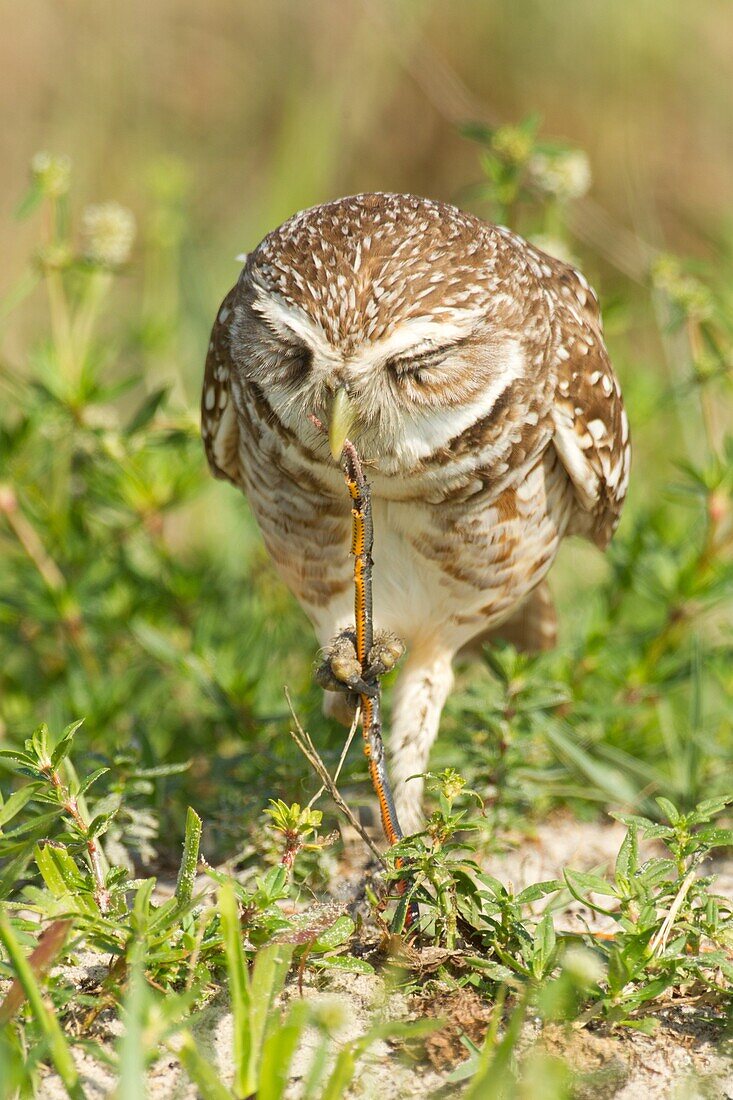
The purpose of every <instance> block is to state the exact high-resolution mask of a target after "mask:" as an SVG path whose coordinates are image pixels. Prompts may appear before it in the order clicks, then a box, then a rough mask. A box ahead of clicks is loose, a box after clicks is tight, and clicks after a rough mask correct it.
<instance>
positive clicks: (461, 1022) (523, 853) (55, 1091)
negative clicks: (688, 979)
mask: <svg viewBox="0 0 733 1100" xmlns="http://www.w3.org/2000/svg"><path fill="white" fill-rule="evenodd" d="M623 835H624V829H623V828H622V826H620V825H617V824H615V823H611V824H608V825H602V824H587V823H578V822H577V821H574V820H572V819H570V818H565V817H561V816H559V817H557V818H554V819H551V820H550V821H548V822H546V823H544V824H543V825H541V826H539V827H538V828H537V831H536V833H535V834H534V835H533V836H532V837H531V838H530V839H528V838H527V837H524V838H522V840H521V842H520V843H518V844H517V846H516V847H515V848H512V849H510V850H508V851H506V852H505V853H503V854H501V855H498V856H495V857H492V858H490V859H489V860H487V862H486V870H487V871H489V872H490V873H492V874H495V875H496V876H497V877H498V878H500V879H501V880H502V881H504V882H511V883H512V884H513V885H514V887H515V888H516V889H520V888H522V887H523V886H525V885H528V884H529V883H532V882H539V881H542V880H543V879H549V878H554V877H556V876H557V874H558V872H559V870H560V868H561V867H567V866H570V867H573V868H575V869H577V870H591V869H593V870H596V869H598V870H603V869H605V868H607V867H608V866H609V865H610V864H612V862H613V859H614V858H615V856H616V853H617V851H618V847H619V844H620V841H621V839H622V837H623ZM714 869H715V870H716V871H717V872H718V873H719V876H720V877H719V879H718V883H717V888H718V892H719V893H721V894H725V895H726V896H731V897H733V860H728V861H721V862H720V863H719V864H718V865H717V866H715V867H714ZM586 923H587V924H588V925H589V926H590V927H592V928H602V925H601V924H599V922H598V921H597V920H596V919H595V918H594V915H593V914H592V913H590V912H589V911H587V910H585V911H584V908H583V907H582V906H581V905H579V904H576V903H573V904H572V905H569V906H568V907H567V908H566V909H564V910H563V911H562V912H559V913H558V914H557V915H556V926H557V927H558V928H564V929H578V930H579V929H580V928H582V927H583V926H584V925H585V924H586ZM86 972H87V970H86V967H85V966H84V960H80V966H79V968H78V974H77V973H74V977H75V978H77V977H78V979H79V980H81V978H82V977H83V976H85V974H86ZM287 995H288V997H291V996H297V995H298V990H297V987H296V985H295V983H294V982H293V984H292V985H291V986H290V987H289V988H288V993H287ZM304 995H305V996H306V997H308V998H311V999H313V1000H320V1001H322V1002H323V1003H324V1004H327V1005H329V1007H330V1008H331V1010H332V1011H333V1010H335V1011H336V1015H337V1016H340V1017H341V1022H340V1027H339V1028H338V1030H337V1032H335V1038H336V1043H337V1046H338V1044H340V1043H343V1042H345V1041H348V1040H349V1039H351V1038H354V1037H356V1036H358V1035H360V1034H363V1032H364V1031H366V1030H367V1028H368V1026H369V1024H370V1022H372V1021H373V1020H374V1018H375V1016H377V1017H381V1018H400V1019H404V1018H414V1017H415V1016H419V1015H422V1014H424V1013H426V1012H427V1013H428V1014H431V1015H435V1014H439V1015H441V1016H444V1017H448V1018H449V1019H451V1018H453V1019H454V1022H453V1024H452V1025H451V1024H449V1025H448V1028H447V1029H446V1031H445V1032H441V1033H440V1034H439V1035H438V1037H437V1039H436V1040H435V1042H431V1043H429V1053H430V1059H431V1060H423V1061H421V1062H416V1061H415V1058H414V1056H413V1057H412V1058H410V1057H408V1056H407V1055H406V1053H405V1051H404V1050H402V1051H400V1050H397V1049H396V1048H395V1047H393V1046H392V1045H390V1044H389V1043H387V1042H379V1043H377V1044H376V1045H375V1046H374V1047H373V1048H372V1049H371V1051H370V1054H369V1055H368V1057H367V1058H366V1060H365V1062H364V1063H363V1069H361V1070H360V1071H358V1072H357V1076H356V1085H355V1087H354V1089H353V1091H352V1093H351V1095H353V1096H355V1097H356V1096H359V1097H361V1096H364V1097H379V1098H380V1100H392V1098H394V1100H398V1098H403V1097H407V1098H410V1097H426V1096H430V1095H431V1094H433V1093H434V1092H435V1091H436V1090H437V1089H441V1086H443V1087H442V1089H441V1092H440V1095H441V1096H442V1097H445V1096H453V1095H455V1096H460V1092H461V1089H460V1086H457V1085H456V1086H448V1087H447V1088H446V1087H445V1078H446V1076H447V1073H448V1072H449V1071H450V1069H451V1068H452V1067H453V1066H454V1065H455V1064H456V1058H458V1059H459V1060H460V1056H461V1055H460V1052H461V1047H460V1044H459V1040H458V1035H459V1030H460V1028H461V1027H463V1028H465V1029H466V1030H467V1031H468V1033H469V1035H472V1037H474V1038H475V1039H476V1041H480V1038H481V1035H482V1034H483V1032H484V1031H485V1028H486V1022H487V1019H488V1009H487V1006H485V1005H483V1004H482V1003H481V1002H479V1001H478V999H477V998H475V999H473V1000H472V999H471V997H472V995H469V998H468V999H466V995H465V994H464V993H463V992H461V994H460V995H459V996H458V998H457V999H456V998H455V997H453V1000H452V999H451V995H445V996H443V999H442V1001H441V999H440V997H439V998H438V999H437V1003H435V1004H434V1005H433V1007H432V1008H431V1007H430V1005H429V1004H428V1005H426V1003H424V1002H420V1001H419V1000H418V999H416V998H408V997H405V996H403V995H401V994H395V993H389V994H387V993H386V992H385V987H384V983H383V982H382V980H381V978H379V977H377V976H356V975H351V974H331V975H328V976H326V975H322V976H319V977H315V976H313V977H306V981H305V985H304ZM433 1000H435V998H433ZM339 1006H340V1011H339ZM456 1021H457V1022H456ZM193 1030H194V1032H195V1034H196V1037H197V1040H198V1042H199V1043H200V1045H201V1048H202V1050H203V1052H204V1053H206V1054H207V1055H208V1056H209V1057H210V1058H212V1059H213V1060H215V1062H216V1063H217V1065H218V1066H219V1068H220V1071H221V1074H222V1077H223V1079H224V1080H225V1081H227V1080H231V1074H232V1017H231V1015H230V1013H229V1011H228V1007H227V1003H226V999H225V997H224V995H223V994H221V995H220V996H218V997H217V998H216V999H215V1000H214V1001H213V1002H212V1003H211V1004H210V1005H209V1006H208V1007H207V1008H206V1009H205V1010H204V1011H203V1012H202V1013H201V1014H200V1016H199V1017H198V1018H197V1019H196V1020H195V1021H194V1022H193ZM536 1034H537V1027H536V1023H534V1022H532V1021H530V1022H529V1023H528V1025H527V1029H526V1041H527V1042H528V1043H529V1042H531V1041H532V1040H533V1039H534V1037H535V1036H536ZM110 1039H112V1036H110ZM314 1042H315V1035H308V1034H306V1039H305V1042H304V1043H303V1044H302V1046H301V1048H300V1049H299V1051H298V1053H297V1055H296V1060H295V1063H294V1081H293V1085H292V1087H291V1090H290V1092H289V1095H290V1096H292V1097H293V1100H297V1098H298V1096H299V1086H298V1081H299V1079H300V1078H302V1075H303V1074H304V1073H305V1071H306V1070H307V1066H308V1062H309V1057H310V1055H311V1052H312V1046H313V1043H314ZM544 1043H545V1046H546V1048H547V1049H548V1050H549V1051H550V1052H551V1053H554V1054H559V1055H562V1056H563V1057H565V1058H567V1059H568V1060H569V1061H570V1063H571V1064H572V1065H573V1067H574V1068H576V1069H577V1070H579V1071H580V1072H581V1073H582V1074H583V1075H585V1081H586V1083H585V1084H582V1085H581V1086H580V1087H579V1090H578V1092H577V1095H578V1097H588V1098H590V1097H593V1098H594V1100H605V1098H611V1097H613V1098H614V1100H662V1098H664V1100H667V1098H675V1100H677V1098H679V1100H682V1098H685V1100H688V1098H690V1100H691V1098H697V1097H701V1098H702V1097H705V1098H716V1100H717V1098H720V1100H724V1098H733V1051H732V1050H731V1044H730V1042H729V1044H728V1047H727V1049H726V1048H725V1044H722V1043H721V1040H720V1037H719V1035H718V1034H716V1031H715V1029H714V1027H713V1026H712V1025H711V1024H710V1023H707V1022H705V1020H702V1019H701V1018H700V1014H699V1012H698V1011H697V1010H695V1009H693V1008H692V1007H690V1006H684V1005H682V1006H677V1007H675V1008H674V1009H673V1010H672V1009H670V1010H669V1011H667V1012H664V1013H663V1014H662V1016H661V1017H660V1026H659V1028H658V1029H657V1031H656V1033H655V1034H654V1035H653V1036H652V1037H649V1036H646V1035H643V1034H641V1033H639V1032H636V1031H631V1030H629V1029H618V1030H616V1031H614V1032H613V1033H604V1032H602V1031H591V1030H589V1029H583V1030H573V1029H571V1030H570V1031H566V1030H563V1029H561V1028H559V1027H558V1028H549V1029H545V1032H544ZM77 1060H78V1064H79V1069H80V1071H81V1074H82V1076H83V1081H84V1088H85V1091H86V1092H87V1094H88V1096H89V1097H90V1100H92V1098H93V1100H99V1098H102V1097H107V1096H110V1095H111V1093H112V1090H113V1085H114V1082H113V1079H112V1077H111V1075H110V1074H109V1072H108V1070H106V1069H105V1068H103V1067H102V1066H100V1064H99V1063H98V1062H97V1061H96V1060H94V1059H93V1058H91V1056H90V1055H88V1054H87V1053H86V1052H84V1051H81V1050H80V1051H77ZM40 1095H41V1096H42V1097H44V1098H45V1100H56V1098H60V1097H62V1096H64V1095H65V1093H64V1090H63V1088H62V1086H61V1083H60V1082H59V1081H58V1079H57V1078H56V1077H55V1076H53V1075H49V1076H48V1077H47V1078H46V1079H45V1080H44V1082H43V1086H42V1089H41V1092H40ZM149 1096H150V1097H151V1098H152V1100H169V1098H174V1097H175V1098H186V1100H188V1098H195V1097H196V1096H198V1093H197V1091H196V1090H195V1088H193V1087H192V1086H191V1085H190V1084H189V1083H188V1081H187V1079H186V1077H185V1075H184V1074H183V1073H182V1072H181V1071H180V1070H179V1069H178V1067H177V1065H176V1062H175V1061H174V1060H173V1059H172V1058H166V1059H162V1060H161V1061H160V1062H159V1063H158V1064H157V1065H156V1066H154V1067H153V1069H152V1070H151V1072H150V1077H149Z"/></svg>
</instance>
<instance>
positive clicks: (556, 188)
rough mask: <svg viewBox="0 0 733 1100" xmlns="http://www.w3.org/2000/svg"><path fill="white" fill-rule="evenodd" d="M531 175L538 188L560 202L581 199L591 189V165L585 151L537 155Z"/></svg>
mask: <svg viewBox="0 0 733 1100" xmlns="http://www.w3.org/2000/svg"><path fill="white" fill-rule="evenodd" d="M529 171H530V174H531V176H532V178H533V180H534V182H535V183H536V184H537V186H538V187H540V188H542V190H543V191H546V192H547V193H548V194H549V195H555V196H556V198H558V199H579V198H581V197H582V196H583V195H585V194H586V193H587V191H588V190H589V189H590V185H591V171H590V161H589V160H588V157H587V156H586V155H585V153H584V152H583V150H582V149H564V150H559V151H558V152H552V153H549V152H539V153H534V154H533V156H532V157H531V158H530V161H529Z"/></svg>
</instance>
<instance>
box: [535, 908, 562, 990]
mask: <svg viewBox="0 0 733 1100" xmlns="http://www.w3.org/2000/svg"><path fill="white" fill-rule="evenodd" d="M555 942H556V936H555V926H554V924H553V921H552V914H551V913H545V915H544V916H543V918H542V920H541V921H540V923H539V925H538V927H537V932H536V935H535V944H534V951H533V953H532V970H533V973H534V976H535V978H537V979H540V978H544V977H545V975H546V974H547V972H548V968H549V967H550V966H551V964H552V957H553V955H554V952H555Z"/></svg>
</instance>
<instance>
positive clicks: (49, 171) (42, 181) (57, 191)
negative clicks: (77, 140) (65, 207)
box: [31, 153, 71, 198]
mask: <svg viewBox="0 0 733 1100" xmlns="http://www.w3.org/2000/svg"><path fill="white" fill-rule="evenodd" d="M31 176H32V177H33V182H34V183H35V184H36V186H37V187H39V188H40V189H41V191H42V192H43V193H44V195H49V196H50V197H52V198H59V196H61V195H65V194H66V192H67V191H68V190H69V184H70V182H71V159H70V157H67V156H57V155H56V154H54V153H36V155H35V156H34V157H33V159H32V160H31Z"/></svg>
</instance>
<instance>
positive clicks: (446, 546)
mask: <svg viewBox="0 0 733 1100" xmlns="http://www.w3.org/2000/svg"><path fill="white" fill-rule="evenodd" d="M601 333H602V327H601V318H600V314H599V309H598V302H597V299H596V296H595V294H594V293H593V291H592V290H591V288H590V287H589V285H588V283H587V281H586V280H585V278H584V277H583V275H581V274H580V272H578V271H575V270H574V269H573V268H572V267H569V266H567V265H566V264H564V263H561V262H560V261H559V260H556V259H554V258H552V257H550V256H548V255H545V254H544V253H542V252H540V251H538V250H537V249H536V248H534V247H532V246H531V245H530V244H528V243H527V241H525V240H523V239H522V238H521V237H519V236H517V235H516V234H515V233H513V232H511V231H510V230H508V229H505V228H503V227H500V226H495V225H491V224H489V223H487V222H485V221H482V220H480V219H478V218H476V217H473V216H472V215H470V214H465V213H463V212H461V211H460V210H458V209H456V208H455V207H454V206H449V205H447V204H445V203H441V202H434V201H431V200H428V199H421V198H416V197H415V196H413V195H392V194H363V195H356V196H354V197H351V198H345V199H339V200H337V201H335V202H329V203H325V204H324V205H322V206H317V207H314V208H313V209H310V210H306V211H303V212H301V213H299V214H296V215H295V216H294V217H292V218H290V219H289V220H288V221H286V222H285V223H284V224H283V225H282V226H280V228H279V229H275V230H274V231H273V232H272V233H270V234H268V236H267V237H265V239H264V240H263V241H262V243H261V244H259V245H258V247H257V248H256V249H255V250H254V251H253V252H251V253H250V254H249V255H248V257H247V260H246V264H245V266H244V268H243V270H242V273H241V275H240V277H239V280H238V282H237V284H236V286H235V287H234V288H233V289H232V290H231V291H230V292H229V294H228V295H227V296H226V298H225V299H224V302H223V304H222V306H221V308H220V310H219V314H218V317H217V319H216V322H215V324H214V328H213V332H212V336H211V343H210V344H209V352H208V357H207V360H206V376H205V379H204V387H203V400H202V431H203V438H204V444H205V447H206V453H207V456H208V460H209V464H210V466H211V469H212V471H213V473H214V474H215V475H216V476H217V477H224V478H227V479H228V480H229V481H231V482H233V483H234V484H235V485H237V486H238V487H239V488H240V489H242V490H243V491H244V492H245V493H246V494H247V496H248V498H249V501H250V504H251V506H252V509H253V511H254V514H255V516H256V517H257V520H258V522H259V525H260V528H261V530H262V535H263V537H264V540H265V544H266V546H267V549H268V551H269V553H270V555H271V556H272V559H273V561H274V562H275V565H276V566H277V568H278V570H279V572H280V574H281V576H282V578H283V580H284V581H285V583H286V584H287V585H288V586H289V587H290V589H291V590H292V591H293V592H294V593H295V595H296V597H297V598H298V600H299V601H300V603H301V604H302V606H303V608H304V610H305V611H306V613H307V615H308V616H309V618H310V620H311V622H312V623H313V626H314V628H315V631H316V634H317V636H318V638H319V641H320V643H321V645H324V646H325V645H326V644H327V643H328V642H329V641H330V639H332V638H333V636H334V635H338V634H339V632H343V631H344V630H345V629H346V628H348V626H349V624H350V623H352V622H353V610H352V578H351V561H350V557H349V540H350V515H349V509H348V507H345V496H344V484H343V477H342V474H341V471H340V469H339V463H338V458H339V455H340V450H341V446H342V444H343V440H344V438H345V436H346V435H347V434H348V435H349V436H350V438H352V439H353V441H354V442H355V444H356V445H357V447H358V449H359V453H360V454H361V457H362V459H363V460H364V461H365V463H366V464H367V469H368V471H369V477H370V481H371V483H372V492H373V512H374V526H375V531H376V543H375V572H374V607H375V622H376V625H377V627H382V628H384V629H385V630H389V631H393V632H394V633H395V634H397V635H399V636H400V637H401V638H403V639H405V641H406V643H407V649H408V656H407V659H406V662H405V664H404V667H403V669H402V670H401V672H400V674H399V678H398V680H397V683H396V686H395V689H394V696H393V700H392V720H391V729H392V732H391V746H390V748H391V753H390V756H391V770H392V777H393V780H394V783H395V799H396V802H397V808H398V812H399V814H400V818H401V821H402V824H403V827H405V828H406V829H407V830H412V829H415V828H417V827H419V824H420V816H421V797H422V785H421V783H420V781H419V780H412V781H410V782H409V783H408V782H406V780H407V779H408V778H409V777H410V776H414V775H415V774H416V773H419V772H422V771H424V770H425V768H426V766H427V759H428V753H429V751H430V746H431V745H432V743H433V741H434V739H435V736H436V734H437V731H438V724H439V721H440V714H441V710H442V708H443V705H444V703H445V700H446V697H447V695H448V693H449V692H450V689H451V686H452V682H453V674H452V667H451V666H452V662H453V658H454V656H455V655H456V653H457V652H458V651H459V650H461V649H462V648H464V647H465V646H466V645H467V644H468V643H469V642H471V641H475V640H477V639H485V638H487V637H491V636H497V635H498V636H504V637H506V638H508V639H510V640H511V641H513V642H514V643H515V644H517V645H519V646H522V647H524V648H527V649H537V648H544V647H546V646H548V645H551V644H552V643H553V641H554V638H555V629H556V628H555V613H554V608H553V605H552V601H551V598H550V596H549V593H548V589H547V586H546V582H545V576H546V574H547V571H548V570H549V568H550V566H551V564H552V562H553V559H554V558H555V555H556V553H557V549H558V546H559V544H560V540H561V539H562V538H563V537H564V536H565V535H570V534H578V535H582V536H585V537H586V538H589V539H591V540H592V541H593V542H595V543H596V544H597V545H598V546H599V547H601V548H604V547H605V546H606V545H607V543H608V541H609V539H610V538H611V535H612V534H613V531H614V529H615V527H616V524H617V522H618V519H619V514H620V510H621V506H622V503H623V500H624V496H625V493H626V486H627V481H628V470H629V458H630V451H629V438H628V436H629V433H628V422H627V419H626V414H625V412H624V408H623V404H622V400H621V393H620V390H619V385H618V382H617V380H616V377H615V375H614V373H613V370H612V368H611V365H610V363H609V360H608V355H607V353H606V349H605V347H604V344H603V337H602V334H601ZM311 413H315V414H316V415H317V416H318V417H320V419H321V420H323V421H324V422H326V423H329V424H330V429H331V431H330V444H331V446H330V447H329V444H328V442H327V441H326V440H325V438H324V437H323V436H322V435H321V434H319V432H318V431H317V429H316V428H315V427H314V426H313V424H312V423H311V421H310V420H309V414H311Z"/></svg>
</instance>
